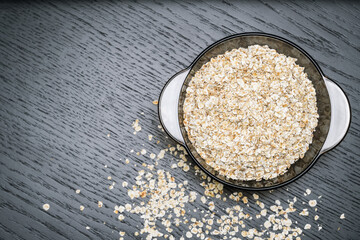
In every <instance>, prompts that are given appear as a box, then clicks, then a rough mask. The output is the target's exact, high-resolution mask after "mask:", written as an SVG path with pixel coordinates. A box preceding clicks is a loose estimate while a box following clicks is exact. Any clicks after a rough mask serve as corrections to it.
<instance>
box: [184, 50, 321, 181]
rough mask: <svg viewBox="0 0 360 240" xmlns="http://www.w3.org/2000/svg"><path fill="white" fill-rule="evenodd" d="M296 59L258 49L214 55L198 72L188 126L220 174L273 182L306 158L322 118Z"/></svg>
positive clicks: (189, 95)
mask: <svg viewBox="0 0 360 240" xmlns="http://www.w3.org/2000/svg"><path fill="white" fill-rule="evenodd" d="M296 61H297V59H295V58H292V57H288V56H285V55H284V54H280V53H278V52H276V50H274V49H271V48H269V47H268V46H266V45H265V46H259V45H253V46H249V47H248V48H239V49H233V50H231V51H227V52H225V53H224V54H221V55H218V56H216V57H213V58H212V59H211V60H210V61H209V62H207V63H206V64H204V65H203V66H202V67H201V68H200V69H199V70H198V71H197V72H196V73H195V75H194V77H193V78H192V79H191V81H190V82H189V85H188V87H187V89H186V98H185V101H184V105H183V110H184V125H185V128H186V131H187V133H188V138H189V140H190V141H191V143H192V145H193V146H194V147H195V149H196V151H197V152H198V153H199V154H200V156H201V157H202V158H203V159H204V160H205V161H206V163H207V164H208V165H209V166H211V167H212V168H213V169H215V170H216V171H217V172H218V174H220V175H222V176H226V177H228V178H231V179H240V180H259V181H260V180H262V179H271V178H275V177H277V176H279V175H281V174H284V173H285V172H286V171H287V169H288V168H289V167H290V165H291V164H293V163H294V162H296V161H297V160H298V159H299V158H302V157H303V156H304V154H305V153H306V151H307V150H308V148H309V144H311V142H312V138H313V132H314V130H315V127H316V126H317V123H318V117H319V115H318V113H317V106H316V94H315V88H314V86H313V85H312V82H311V81H310V80H309V78H308V76H307V74H306V73H305V72H304V68H303V67H300V66H299V65H297V64H296Z"/></svg>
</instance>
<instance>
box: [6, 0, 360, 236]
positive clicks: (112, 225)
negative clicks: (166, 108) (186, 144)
mask: <svg viewBox="0 0 360 240" xmlns="http://www.w3.org/2000/svg"><path fill="white" fill-rule="evenodd" d="M248 31H263V32H267V33H272V34H276V35H279V36H282V37H285V38H287V39H289V40H291V41H293V42H295V43H296V44H298V45H299V46H301V47H302V48H304V49H305V50H306V51H307V52H308V53H309V54H310V55H311V56H312V57H313V58H314V59H315V60H317V61H318V63H319V65H320V66H321V68H322V70H323V71H324V73H325V74H326V75H327V76H328V77H330V78H331V79H334V80H335V81H336V82H337V83H338V84H339V85H340V86H341V87H342V88H343V89H344V91H345V92H346V94H347V96H348V97H349V100H350V103H351V106H352V124H351V127H350V130H349V132H348V134H347V136H346V138H345V139H344V141H343V142H342V143H341V144H340V145H339V146H338V147H337V148H336V149H334V150H333V151H331V152H329V153H326V154H325V155H324V156H322V157H321V158H320V159H319V161H318V162H317V163H316V165H315V166H314V167H313V168H312V169H311V170H310V171H309V172H308V173H307V174H306V175H305V176H303V177H302V178H301V179H299V180H297V181H296V182H294V183H292V184H290V185H288V186H286V187H284V188H281V189H277V190H275V191H273V192H272V193H270V192H268V191H267V192H261V193H259V195H260V199H261V201H263V202H264V203H265V205H266V206H270V205H273V204H274V201H275V200H276V199H279V200H281V201H282V202H286V200H287V199H292V198H293V197H294V196H297V197H298V203H297V206H296V207H297V209H298V211H299V210H301V209H302V208H306V207H307V208H309V207H308V206H306V205H303V204H302V202H306V203H307V201H308V200H310V199H315V198H317V196H320V195H321V196H322V198H321V199H318V206H317V207H318V212H317V214H318V215H319V216H320V219H319V220H318V221H316V222H315V221H314V220H313V216H314V215H315V212H314V211H313V210H311V211H310V216H309V217H307V218H306V217H300V216H298V213H296V214H295V215H294V217H292V219H295V220H297V221H298V223H297V224H296V225H297V226H299V227H301V228H303V226H304V225H305V224H306V223H311V224H312V228H311V230H305V231H304V235H303V236H302V238H303V239H359V238H360V228H359V221H360V213H359V209H360V199H359V198H360V187H359V182H360V166H359V160H360V150H359V145H360V141H359V138H360V136H359V129H360V125H359V122H360V121H359V117H360V113H359V111H360V101H359V100H360V96H359V94H360V78H359V69H360V62H359V56H360V54H359V53H360V40H359V39H360V4H359V2H355V1H354V2H351V1H344V2H331V1H321V2H308V1H306V2H301V1H296V2H295V1H294V2H289V1H281V2H277V1H249V2H245V1H236V2H235V1H224V2H218V1H201V2H197V3H193V2H192V1H184V2H182V1H175V2H170V1H166V2H164V1H155V2H151V1H134V2H133V1H114V2H109V1H99V2H93V1H88V2H85V1H73V2H70V1H69V2H63V3H61V1H57V2H48V3H45V2H33V3H31V4H30V3H21V2H17V1H16V2H14V3H11V2H7V3H0V86H1V91H0V129H1V130H0V239H87V238H92V239H98V238H103V239H118V238H119V234H118V232H119V231H126V232H127V234H126V236H125V239H137V238H136V237H134V235H133V233H134V232H135V231H137V230H138V227H137V225H139V224H140V223H139V219H138V218H137V217H136V216H134V215H133V214H125V216H126V218H125V220H124V221H123V222H120V221H118V220H117V216H116V215H115V214H114V213H113V209H114V206H115V205H118V204H125V203H127V202H129V201H130V199H129V198H128V196H127V193H126V190H125V189H124V188H122V187H121V182H122V181H123V180H126V181H128V182H129V184H131V183H133V182H134V178H135V176H137V171H138V170H139V167H135V166H134V164H137V165H140V164H141V163H143V162H151V161H153V160H150V159H149V157H146V156H137V155H135V154H134V153H130V150H131V149H134V150H135V152H137V151H140V150H141V149H142V148H145V149H146V150H147V151H148V153H150V152H154V153H158V152H159V151H160V150H161V149H163V148H166V147H167V145H168V144H171V145H175V142H174V141H172V140H170V139H169V138H167V137H166V134H165V133H164V132H162V131H161V130H160V129H159V128H158V127H157V126H158V125H159V121H158V116H157V107H156V106H155V105H153V104H152V101H153V100H154V99H157V98H158V96H159V94H160V91H161V89H162V87H163V85H164V84H165V82H166V81H167V80H168V79H169V78H170V77H171V76H172V75H173V74H175V73H176V72H178V71H180V70H181V69H183V68H185V67H186V66H187V65H188V64H190V63H191V62H192V60H193V59H194V58H195V57H196V56H197V55H198V54H199V53H200V52H201V51H202V50H203V49H204V48H206V47H207V46H208V45H210V44H211V43H213V42H214V41H216V40H218V39H220V38H223V37H225V36H228V35H230V34H234V33H240V32H248ZM141 113H143V114H141ZM137 118H139V119H140V125H141V126H142V130H141V132H139V133H138V134H137V135H133V129H132V127H131V123H132V122H133V121H134V120H135V119H137ZM109 133H110V137H107V134H109ZM148 134H153V135H155V136H156V137H155V138H154V139H155V141H154V140H153V141H151V142H150V141H149V140H148V139H147V135H148ZM157 140H160V143H159V144H156V141H157ZM147 155H148V154H147ZM126 158H129V159H130V164H124V159H126ZM175 162H176V161H174V160H172V159H171V157H169V155H166V157H165V158H164V159H163V160H161V161H159V165H160V168H168V169H169V171H171V172H172V174H173V175H174V176H176V179H178V180H179V181H180V180H182V181H183V180H186V179H187V180H189V184H190V188H191V189H192V190H194V191H197V192H199V193H203V191H204V189H203V187H201V186H200V185H199V183H200V180H199V178H198V177H197V176H195V175H194V174H193V173H194V170H193V168H191V170H190V171H189V172H186V173H185V172H183V171H181V170H180V169H171V168H169V166H170V165H171V164H173V163H175ZM105 164H106V165H108V167H107V168H104V165H105ZM109 175H110V176H112V178H113V181H115V182H116V185H115V187H114V189H113V190H111V191H110V190H109V189H108V186H109V185H110V184H111V182H112V181H109V180H107V176H109ZM306 188H310V189H311V190H312V195H311V196H310V197H309V196H308V197H305V196H304V195H303V193H304V191H305V189H306ZM76 189H81V193H80V194H75V190H76ZM231 191H232V189H228V188H227V189H226V191H225V192H226V193H225V195H227V194H228V193H229V192H231ZM244 194H245V195H246V196H249V198H250V196H251V192H244ZM225 195H224V196H225ZM198 198H199V197H198ZM99 200H101V201H103V202H104V206H103V207H102V208H98V207H97V202H98V201H99ZM198 200H199V199H198ZM198 200H197V201H196V202H195V203H193V205H194V207H200V208H201V207H202V206H201V202H200V201H198ZM135 201H137V200H135ZM214 201H215V204H216V205H217V206H218V207H219V208H218V211H219V212H220V213H222V214H224V209H225V208H226V207H229V206H232V204H234V203H233V202H231V201H227V202H222V201H220V200H218V199H214ZM44 203H49V204H50V210H49V211H47V212H45V211H44V210H43V209H42V205H43V204H44ZM80 205H84V206H85V210H84V211H83V212H81V211H80V210H79V206H80ZM309 209H310V208H309ZM249 212H250V213H252V212H253V213H255V212H256V211H255V210H254V211H253V210H251V209H250V210H249ZM342 213H345V216H346V219H344V220H340V219H339V216H340V214H342ZM194 214H195V213H194ZM195 215H196V214H195ZM246 224H247V226H250V227H258V228H259V226H258V225H257V223H256V221H249V222H246ZM317 224H321V225H322V227H323V229H322V230H321V231H318V230H317ZM86 226H89V227H90V229H89V230H87V229H86V228H85V227H86ZM339 227H340V229H339ZM185 230H186V229H181V228H180V229H176V230H175V231H174V235H175V236H176V237H177V239H178V237H179V235H180V234H183V233H184V231H185ZM138 238H139V237H138Z"/></svg>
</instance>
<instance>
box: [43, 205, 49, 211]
mask: <svg viewBox="0 0 360 240" xmlns="http://www.w3.org/2000/svg"><path fill="white" fill-rule="evenodd" d="M43 209H44V210H45V211H47V210H49V209H50V205H49V204H48V203H45V204H44V205H43Z"/></svg>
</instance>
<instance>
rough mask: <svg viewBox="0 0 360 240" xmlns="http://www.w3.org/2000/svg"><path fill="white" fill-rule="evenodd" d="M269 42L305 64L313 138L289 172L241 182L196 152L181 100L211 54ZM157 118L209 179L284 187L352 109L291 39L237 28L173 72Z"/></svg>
mask: <svg viewBox="0 0 360 240" xmlns="http://www.w3.org/2000/svg"><path fill="white" fill-rule="evenodd" d="M256 44H257V45H268V46H269V47H270V48H272V49H275V50H276V51H277V52H278V53H282V54H285V55H286V56H290V57H293V58H296V59H297V61H296V63H297V64H299V65H300V66H302V67H305V70H304V71H305V72H306V73H307V75H308V78H309V79H310V80H311V81H312V83H313V85H314V88H315V90H316V98H317V108H318V113H319V120H318V126H317V127H316V129H315V132H314V136H313V141H312V143H311V144H310V146H309V149H308V151H307V152H306V153H305V155H304V157H303V158H301V159H299V160H298V161H296V162H295V163H293V164H292V165H291V166H290V168H289V169H288V171H287V172H286V173H285V174H283V175H280V176H278V177H276V178H272V179H268V180H261V181H255V180H252V181H243V180H234V179H230V178H227V177H226V176H223V175H220V174H218V172H217V171H216V170H214V169H213V168H212V167H211V166H209V165H208V164H206V162H205V160H204V159H203V158H202V157H201V156H200V155H199V154H198V153H197V151H196V149H195V147H194V146H193V145H192V143H191V142H190V140H189V138H188V134H187V131H186V129H185V126H184V123H183V103H184V100H185V94H186V88H187V87H188V84H189V82H190V81H191V79H192V77H193V76H194V74H195V73H196V72H197V71H198V70H199V69H200V68H201V67H202V65H204V64H205V63H206V62H208V61H209V60H210V59H211V58H212V57H215V56H217V55H219V54H224V53H225V52H226V51H230V50H232V49H236V48H240V47H242V48H247V47H248V46H251V45H256ZM158 110H159V118H160V122H161V124H162V126H163V128H164V129H165V131H166V132H167V133H168V134H169V135H170V136H171V137H172V138H173V139H174V140H175V141H177V142H178V143H179V144H181V145H183V146H184V147H185V149H186V150H187V152H188V153H189V155H190V156H191V158H192V159H193V160H194V162H195V163H196V164H197V165H198V166H199V167H200V168H201V169H202V170H203V171H204V172H205V173H207V174H208V175H209V176H210V177H212V178H213V179H215V180H217V181H219V182H221V183H223V184H225V185H228V186H232V187H235V188H240V189H247V190H268V189H273V188H276V187H280V186H284V185H285V184H288V183H290V182H292V181H294V180H296V179H298V178H299V177H300V176H302V175H303V174H304V173H306V172H307V171H308V170H309V169H310V168H311V166H313V165H314V163H315V162H316V160H317V159H318V158H319V157H320V156H321V155H322V154H323V153H325V152H327V151H328V150H330V149H332V148H334V147H335V146H336V145H337V144H339V143H340V142H341V141H342V139H343V138H344V137H345V135H346V133H347V131H348V129H349V126H350V118H351V111H350V105H349V101H348V99H347V97H346V95H345V94H344V92H343V91H342V89H341V88H340V87H339V86H338V85H337V84H336V83H334V82H333V81H332V80H330V79H328V78H326V77H325V76H324V74H323V72H322V71H321V69H320V67H319V65H318V64H317V63H316V62H315V60H314V59H313V58H312V57H311V56H310V55H309V54H308V53H306V52H305V51H304V50H303V49H302V48H300V47H299V46H297V45H296V44H294V43H292V42H290V41H289V40H286V39H284V38H282V37H279V36H275V35H272V34H267V33H241V34H235V35H231V36H229V37H226V38H223V39H221V40H219V41H217V42H215V43H213V44H212V45H210V46H209V47H207V48H206V49H205V50H204V51H202V52H201V53H200V54H199V55H198V56H197V57H196V59H195V60H194V61H193V62H192V63H191V64H190V66H189V67H188V68H186V69H184V70H182V71H180V72H179V73H177V74H175V75H174V76H173V77H172V78H171V79H170V80H169V81H168V82H167V83H166V84H165V86H164V88H163V90H162V92H161V94H160V98H159V105H158Z"/></svg>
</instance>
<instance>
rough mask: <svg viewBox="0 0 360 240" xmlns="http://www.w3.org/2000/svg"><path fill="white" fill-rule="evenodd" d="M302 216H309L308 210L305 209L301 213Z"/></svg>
mask: <svg viewBox="0 0 360 240" xmlns="http://www.w3.org/2000/svg"><path fill="white" fill-rule="evenodd" d="M300 215H301V216H309V211H308V210H307V208H305V209H303V210H302V211H301V212H300Z"/></svg>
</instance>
